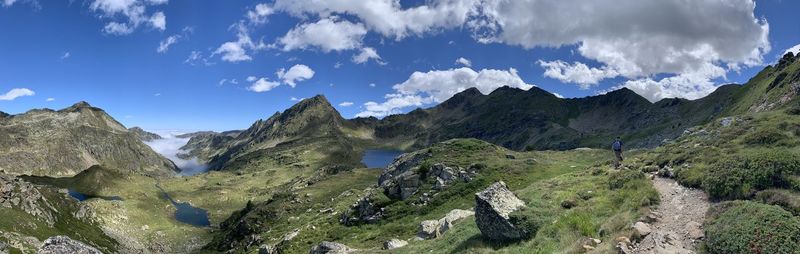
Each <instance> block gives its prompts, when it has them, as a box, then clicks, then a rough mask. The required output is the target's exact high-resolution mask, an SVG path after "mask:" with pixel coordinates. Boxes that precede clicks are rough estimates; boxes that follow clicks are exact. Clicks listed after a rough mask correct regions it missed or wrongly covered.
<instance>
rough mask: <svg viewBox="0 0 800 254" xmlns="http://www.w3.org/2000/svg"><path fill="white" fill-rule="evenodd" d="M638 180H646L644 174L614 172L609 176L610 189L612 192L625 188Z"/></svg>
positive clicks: (634, 171)
mask: <svg viewBox="0 0 800 254" xmlns="http://www.w3.org/2000/svg"><path fill="white" fill-rule="evenodd" d="M637 179H644V173H642V171H639V170H621V171H618V172H613V173H611V174H610V175H609V176H608V188H609V189H612V190H613V189H619V188H622V187H623V186H625V184H626V183H628V182H630V181H632V180H637Z"/></svg>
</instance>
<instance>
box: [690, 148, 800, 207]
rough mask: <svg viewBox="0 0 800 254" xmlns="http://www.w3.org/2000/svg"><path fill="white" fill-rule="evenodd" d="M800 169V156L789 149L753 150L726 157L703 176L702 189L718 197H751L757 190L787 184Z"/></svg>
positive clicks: (786, 185)
mask: <svg viewBox="0 0 800 254" xmlns="http://www.w3.org/2000/svg"><path fill="white" fill-rule="evenodd" d="M797 173H800V157H799V156H798V154H797V153H794V152H789V151H786V150H754V151H750V152H746V153H744V154H742V155H737V156H734V157H732V158H727V159H723V160H721V161H720V162H718V163H717V164H715V165H714V166H712V167H711V168H710V169H709V170H708V172H706V173H705V177H704V178H703V184H702V186H703V189H705V190H706V192H708V194H709V195H710V196H711V197H713V198H716V199H744V198H750V197H752V196H753V194H755V192H756V191H758V190H764V189H768V188H773V187H784V188H785V187H788V186H789V178H788V177H789V176H790V175H792V174H797Z"/></svg>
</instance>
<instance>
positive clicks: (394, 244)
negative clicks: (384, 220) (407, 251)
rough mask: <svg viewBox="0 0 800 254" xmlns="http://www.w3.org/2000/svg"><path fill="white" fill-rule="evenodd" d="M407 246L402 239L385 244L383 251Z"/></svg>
mask: <svg viewBox="0 0 800 254" xmlns="http://www.w3.org/2000/svg"><path fill="white" fill-rule="evenodd" d="M406 245H408V242H406V241H403V240H400V239H391V240H388V241H385V242H383V249H384V250H391V249H397V248H400V247H403V246H406Z"/></svg>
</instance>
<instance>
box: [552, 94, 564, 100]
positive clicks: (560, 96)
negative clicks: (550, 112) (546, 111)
mask: <svg viewBox="0 0 800 254" xmlns="http://www.w3.org/2000/svg"><path fill="white" fill-rule="evenodd" d="M552 94H553V95H555V96H556V97H558V98H561V99H564V96H563V95H561V94H559V93H552Z"/></svg>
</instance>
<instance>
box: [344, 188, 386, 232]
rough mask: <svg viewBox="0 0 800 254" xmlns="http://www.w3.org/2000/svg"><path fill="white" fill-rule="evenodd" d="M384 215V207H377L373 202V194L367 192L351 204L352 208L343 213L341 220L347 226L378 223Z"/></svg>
mask: <svg viewBox="0 0 800 254" xmlns="http://www.w3.org/2000/svg"><path fill="white" fill-rule="evenodd" d="M383 215H384V209H383V208H378V207H376V206H375V204H373V202H372V195H371V194H367V195H366V196H365V197H363V198H360V199H359V200H358V201H356V203H355V204H353V205H352V206H350V209H348V210H347V211H346V212H344V213H342V215H341V218H340V219H339V222H340V223H342V224H343V225H347V226H352V225H357V224H361V223H376V222H378V220H379V219H380V218H381V217H383Z"/></svg>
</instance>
